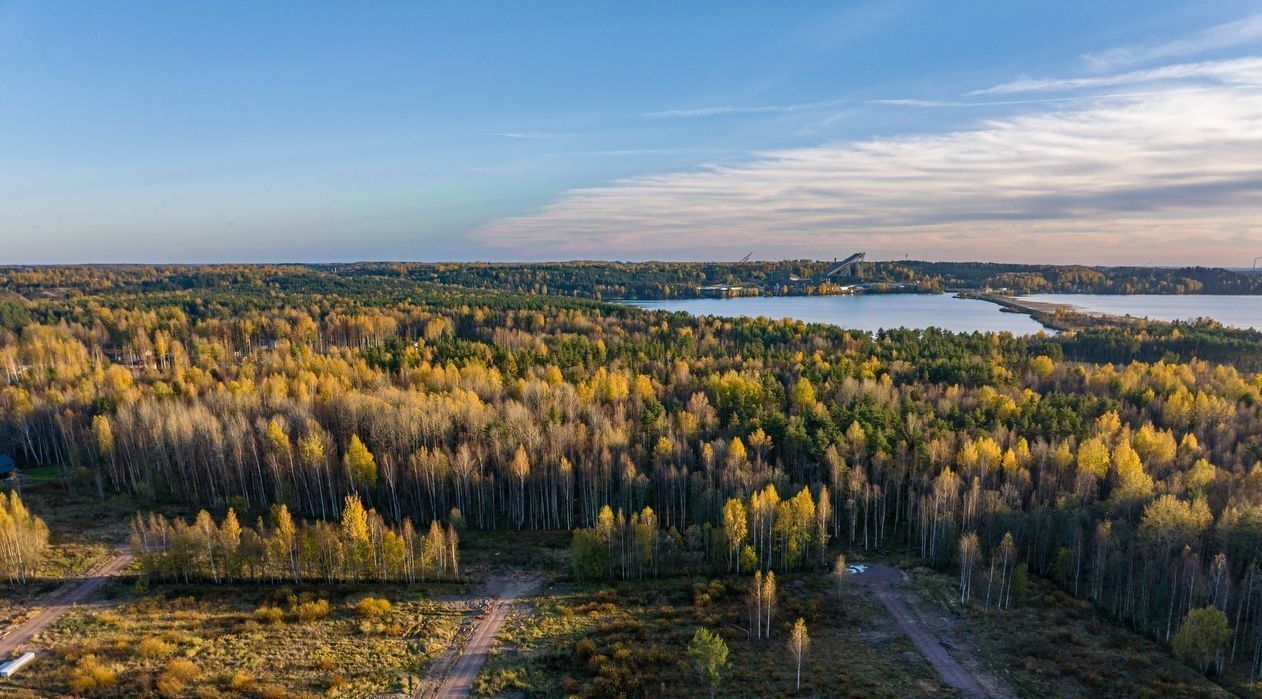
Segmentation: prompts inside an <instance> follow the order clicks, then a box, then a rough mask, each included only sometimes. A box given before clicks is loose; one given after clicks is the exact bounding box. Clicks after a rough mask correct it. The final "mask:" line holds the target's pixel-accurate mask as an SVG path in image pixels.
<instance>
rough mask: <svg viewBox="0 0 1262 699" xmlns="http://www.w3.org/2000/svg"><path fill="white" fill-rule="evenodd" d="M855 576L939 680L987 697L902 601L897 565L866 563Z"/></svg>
mask: <svg viewBox="0 0 1262 699" xmlns="http://www.w3.org/2000/svg"><path fill="white" fill-rule="evenodd" d="M854 579H855V580H856V581H857V582H859V583H860V584H862V585H864V586H865V587H867V588H869V589H871V590H872V596H873V597H876V598H877V599H878V600H880V602H881V604H883V605H885V609H886V611H888V612H889V614H890V617H891V618H893V619H894V623H896V624H898V628H900V629H902V631H903V633H905V634H907V637H908V638H910V639H911V642H912V645H914V646H916V650H918V651H920V654H921V655H923V656H925V660H928V661H929V664H930V665H932V666H933V669H934V670H935V671H936V672H937V673H938V676H939V677H941V678H942V681H943V682H945V683H947V684H948V685H950V686H951V687H954V688H955V689H957V690H959V691H960V692H961V693H963V694H964V695H966V696H970V697H989V696H990V693H989V692H987V691H986V690H985V689H984V688H983V687H982V685H981V683H980V682H978V681H977V678H976V677H975V676H973V673H971V672H969V671H968V670H967V669H965V667H964V666H963V665H961V664H960V663H959V661H957V660H956V659H955V657H954V656H952V655H951V653H950V652H948V651H947V649H946V648H945V647H943V645H942V642H941V641H939V640H938V637H937V635H935V634H934V633H933V631H931V630H929V628H927V627H926V626H925V625H924V624H923V623H921V622H920V620H919V619H918V618H917V617H916V615H915V614H914V613H913V612H912V611H911V610H910V609H908V607H907V604H906V603H905V602H904V600H903V595H905V594H907V593H906V592H903V591H901V590H899V589H896V587H895V586H896V584H898V583H901V582H902V580H903V574H902V573H901V572H899V571H898V569H896V568H891V567H890V566H886V565H879V564H875V565H871V564H870V565H868V567H867V570H866V571H865V572H863V573H861V574H859V575H856V576H854Z"/></svg>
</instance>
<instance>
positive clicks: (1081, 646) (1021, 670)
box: [910, 568, 1230, 697]
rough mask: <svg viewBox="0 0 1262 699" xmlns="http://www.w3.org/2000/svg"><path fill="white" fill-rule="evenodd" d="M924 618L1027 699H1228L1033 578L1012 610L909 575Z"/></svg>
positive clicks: (948, 580) (937, 577) (953, 585)
mask: <svg viewBox="0 0 1262 699" xmlns="http://www.w3.org/2000/svg"><path fill="white" fill-rule="evenodd" d="M910 573H911V577H912V579H913V581H914V582H915V584H916V586H917V588H918V589H919V590H920V592H921V595H922V597H923V605H924V606H923V608H922V610H921V611H922V614H921V616H922V617H923V618H926V619H935V620H936V622H935V625H938V626H939V627H940V630H942V631H943V632H946V633H949V634H950V635H952V636H954V637H955V638H958V639H962V640H964V641H966V642H967V644H968V645H969V646H970V647H973V648H976V649H977V651H978V654H979V655H982V656H984V657H985V658H987V659H988V660H989V661H990V664H991V665H992V667H994V668H995V670H996V671H997V672H998V673H999V674H1000V675H1001V676H1002V677H1003V678H1004V679H1005V680H1006V681H1007V682H1008V683H1009V684H1010V685H1011V686H1012V687H1013V688H1014V689H1015V690H1016V691H1017V693H1018V694H1020V695H1021V696H1026V697H1046V696H1058V697H1106V696H1107V697H1174V696H1177V697H1227V696H1230V694H1229V693H1228V692H1227V691H1226V690H1224V689H1223V688H1222V687H1220V686H1218V685H1216V684H1214V683H1213V682H1211V681H1209V680H1208V679H1206V678H1205V677H1203V676H1201V675H1200V674H1199V673H1197V672H1196V671H1195V670H1194V669H1192V668H1190V667H1187V666H1186V665H1184V664H1182V663H1180V662H1179V661H1178V660H1176V659H1175V658H1174V657H1173V656H1171V655H1170V653H1169V652H1168V651H1166V650H1165V649H1163V648H1162V647H1160V646H1159V645H1157V644H1156V643H1154V642H1153V641H1151V640H1149V639H1147V638H1145V637H1144V636H1141V635H1139V634H1137V633H1134V632H1132V631H1130V630H1128V629H1126V628H1125V627H1122V626H1120V625H1118V624H1117V623H1115V622H1113V621H1112V620H1110V619H1108V618H1107V617H1105V616H1103V615H1102V614H1100V613H1099V612H1097V611H1096V610H1095V609H1094V608H1092V606H1091V605H1090V603H1088V602H1086V601H1083V600H1076V599H1074V598H1073V597H1071V596H1070V595H1067V594H1065V593H1064V592H1062V591H1061V590H1059V589H1058V588H1056V587H1055V586H1054V585H1052V584H1051V583H1049V582H1047V581H1044V580H1037V579H1031V580H1030V586H1029V591H1028V593H1027V594H1026V595H1025V597H1024V599H1022V600H1020V602H1019V604H1018V605H1017V606H1016V608H1014V609H1011V610H1006V611H997V610H992V609H986V608H985V607H983V606H979V605H976V604H971V605H970V606H969V607H968V608H965V607H964V606H963V605H961V604H960V603H959V588H958V586H957V581H956V579H955V578H954V577H953V576H949V575H944V574H942V573H938V572H934V571H931V570H928V569H926V568H913V569H911V571H910Z"/></svg>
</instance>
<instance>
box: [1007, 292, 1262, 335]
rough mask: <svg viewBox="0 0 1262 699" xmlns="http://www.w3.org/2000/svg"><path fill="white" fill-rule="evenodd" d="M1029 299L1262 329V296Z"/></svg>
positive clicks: (1038, 296)
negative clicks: (1199, 319)
mask: <svg viewBox="0 0 1262 699" xmlns="http://www.w3.org/2000/svg"><path fill="white" fill-rule="evenodd" d="M1021 298H1022V299H1026V300H1029V301H1041V302H1043V303H1061V304H1065V305H1068V306H1073V307H1074V308H1076V309H1078V310H1080V311H1085V312H1094V313H1107V314H1109V315H1117V316H1124V315H1131V316H1135V317H1137V318H1152V319H1154V320H1191V319H1193V318H1202V317H1203V318H1213V319H1214V320H1216V321H1218V322H1220V323H1222V324H1223V325H1231V326H1234V327H1237V328H1255V329H1258V330H1262V296H1208V295H1198V296H1169V295H1161V294H1137V295H1132V296H1118V295H1113V294H1030V295H1028V296H1022V297H1021Z"/></svg>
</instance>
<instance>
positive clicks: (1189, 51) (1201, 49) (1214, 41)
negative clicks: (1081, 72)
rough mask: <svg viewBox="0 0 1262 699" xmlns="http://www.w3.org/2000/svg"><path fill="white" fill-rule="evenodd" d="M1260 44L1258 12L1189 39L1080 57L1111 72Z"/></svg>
mask: <svg viewBox="0 0 1262 699" xmlns="http://www.w3.org/2000/svg"><path fill="white" fill-rule="evenodd" d="M1259 41H1262V12H1260V13H1258V14H1254V15H1250V16H1249V17H1245V18H1244V19H1239V20H1236V21H1234V22H1226V23H1224V24H1217V25H1214V26H1212V27H1210V28H1208V29H1205V30H1202V31H1200V32H1197V33H1196V34H1194V35H1192V36H1189V37H1182V38H1179V39H1175V40H1173V41H1166V42H1161V43H1151V44H1140V45H1136V46H1124V47H1118V48H1113V49H1109V50H1107V51H1101V52H1099V53H1088V54H1084V55H1083V59H1084V60H1085V61H1086V62H1087V64H1088V65H1089V66H1090V67H1092V68H1093V69H1095V70H1099V71H1104V70H1112V69H1115V68H1118V67H1121V66H1129V65H1136V64H1139V63H1146V62H1148V61H1155V60H1162V59H1169V58H1179V57H1182V56H1196V55H1199V54H1203V53H1207V52H1209V51H1216V50H1220V49H1226V48H1233V47H1236V46H1243V45H1246V44H1252V43H1255V42H1259Z"/></svg>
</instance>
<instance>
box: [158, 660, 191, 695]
mask: <svg viewBox="0 0 1262 699" xmlns="http://www.w3.org/2000/svg"><path fill="white" fill-rule="evenodd" d="M201 674H202V671H201V670H200V669H198V667H197V666H196V665H194V664H193V662H192V661H191V660H188V659H185V658H176V659H175V660H172V661H171V662H169V663H167V666H166V670H164V671H163V672H162V676H161V677H159V678H158V693H159V694H161V695H162V696H164V697H182V696H185V692H184V688H185V687H186V686H187V685H188V683H189V682H192V681H193V680H196V679H197V678H198V677H199V676H200V675H201Z"/></svg>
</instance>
